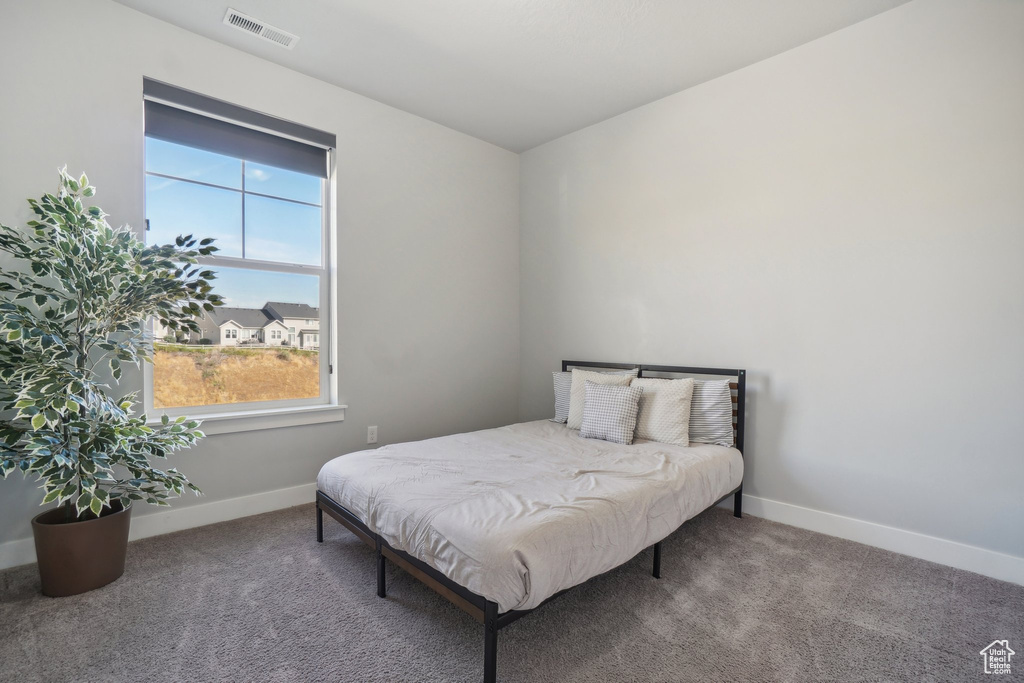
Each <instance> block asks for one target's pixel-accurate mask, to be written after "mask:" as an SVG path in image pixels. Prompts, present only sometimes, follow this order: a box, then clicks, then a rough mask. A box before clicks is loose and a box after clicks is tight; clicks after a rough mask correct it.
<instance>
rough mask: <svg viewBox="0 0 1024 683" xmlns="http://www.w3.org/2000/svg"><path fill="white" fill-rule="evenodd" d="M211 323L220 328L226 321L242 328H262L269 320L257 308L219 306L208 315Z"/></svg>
mask: <svg viewBox="0 0 1024 683" xmlns="http://www.w3.org/2000/svg"><path fill="white" fill-rule="evenodd" d="M210 317H211V318H213V322H214V323H215V324H216V325H217V326H218V327H220V326H221V325H223V324H224V323H226V322H228V321H234V322H236V323H238V324H239V325H241V326H242V327H263V326H264V325H266V324H267V323H268V322H270V320H268V318H267V314H266V313H264V312H263V311H261V310H260V309H258V308H227V307H225V306H219V307H217V308H215V309H214V310H213V312H212V313H210Z"/></svg>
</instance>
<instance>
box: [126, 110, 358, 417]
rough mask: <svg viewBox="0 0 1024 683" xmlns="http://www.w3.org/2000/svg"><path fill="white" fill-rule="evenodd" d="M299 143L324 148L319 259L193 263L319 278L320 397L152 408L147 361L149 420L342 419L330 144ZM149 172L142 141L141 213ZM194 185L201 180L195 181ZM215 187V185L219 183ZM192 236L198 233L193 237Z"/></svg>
mask: <svg viewBox="0 0 1024 683" xmlns="http://www.w3.org/2000/svg"><path fill="white" fill-rule="evenodd" d="M146 99H154V100H155V101H158V102H161V103H163V104H166V103H167V102H166V101H164V100H162V99H159V98H150V97H146ZM171 104H173V103H171ZM193 111H194V112H195V113H198V114H202V115H205V116H210V117H211V118H218V117H216V116H213V115H211V114H207V113H205V112H203V111H199V110H193ZM222 120H223V119H222ZM229 123H232V124H234V125H237V126H240V127H243V128H253V129H255V130H260V131H262V132H265V133H269V134H272V135H278V136H281V137H288V136H287V135H282V134H281V133H280V132H278V131H275V130H273V129H267V128H261V127H258V126H253V125H247V124H245V123H244V122H239V121H229ZM145 137H146V136H145V134H143V141H145ZM303 142H306V144H309V145H311V146H315V147H320V148H321V149H325V150H326V156H327V177H326V178H322V179H321V185H320V187H321V190H320V195H321V203H320V211H321V227H320V263H319V264H318V265H315V266H313V265H304V264H289V263H284V262H276V261H264V260H258V259H246V258H244V257H235V256H219V255H217V254H213V255H211V256H206V257H201V258H200V259H199V262H200V263H201V264H202V265H203V266H204V267H207V268H212V269H217V268H236V269H247V270H257V271H269V272H278V273H289V274H300V275H315V276H318V277H319V293H318V294H319V304H320V305H319V309H320V334H321V335H323V339H324V340H325V343H322V344H319V345H318V348H319V358H320V364H319V365H320V367H319V386H320V395H319V396H317V397H314V398H298V399H275V400H271V401H249V402H244V403H224V404H214V405H207V406H181V407H169V408H156V407H155V406H154V404H153V398H154V378H153V365H152V364H151V363H146V364H145V366H144V373H143V404H144V407H145V411H146V414H147V416H148V419H149V422H150V423H158V422H159V421H160V420H161V418H162V416H163V415H167V416H168V417H170V418H176V417H179V416H181V415H187V416H189V417H193V418H196V419H200V420H204V421H205V424H204V427H203V431H204V432H206V433H208V434H214V433H225V432H234V431H249V430H253V429H265V428H273V427H279V426H291V425H298V424H312V423H319V422H333V421H340V420H343V419H344V411H345V408H346V406H344V405H341V404H339V403H338V382H337V374H336V373H335V372H334V367H335V364H336V358H335V356H336V349H335V347H336V344H335V340H336V338H337V319H336V318H337V315H336V310H335V305H334V302H335V301H336V300H337V254H336V253H335V247H334V245H335V244H336V239H337V238H336V235H337V219H336V212H335V211H334V206H335V199H336V196H337V189H336V185H335V184H336V177H337V168H336V157H337V155H336V153H335V148H333V147H323V146H322V145H318V144H315V143H312V142H308V141H304V140H303ZM199 149H202V148H199ZM244 172H245V171H244V161H243V178H244ZM149 175H151V174H150V173H149V172H148V171H147V170H146V159H145V144H143V159H142V180H143V183H142V185H143V190H142V195H143V199H142V206H143V215H144V216H145V215H146V208H145V207H146V194H147V193H146V182H145V180H146V178H147V177H148V176H149ZM152 175H155V176H158V177H167V176H165V175H164V174H152ZM174 179H176V180H183V181H185V182H196V181H192V180H189V179H183V178H177V177H174ZM199 184H202V183H201V181H200V183H199ZM217 187H218V188H219V187H220V186H217ZM236 191H237V190H236ZM240 194H241V200H242V201H243V203H244V201H245V195H246V192H245V191H244V184H243V187H242V190H241V191H240ZM248 194H254V195H256V196H262V195H261V193H253V192H249V193H248ZM271 198H272V199H280V200H282V201H293V200H289V199H286V198H280V197H273V196H271ZM300 203H303V202H300ZM306 204H308V203H306ZM242 230H243V234H244V231H245V223H244V221H243V224H242ZM136 232H137V236H138V237H139V239H142V240H143V241H145V240H146V234H145V221H143V224H142V227H140V228H139V229H137V231H136ZM138 233H141V234H138ZM198 237H202V236H201V235H199V236H198ZM214 291H216V281H215V282H214ZM325 316H326V319H325ZM147 328H148V331H149V332H150V334H151V335H152V333H153V331H154V324H153V321H152V320H150V321H148V322H147ZM239 336H240V335H239ZM280 338H281V339H282V340H283V339H284V338H285V337H284V335H283V334H281V337H280Z"/></svg>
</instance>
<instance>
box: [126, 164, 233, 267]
mask: <svg viewBox="0 0 1024 683" xmlns="http://www.w3.org/2000/svg"><path fill="white" fill-rule="evenodd" d="M146 218H147V219H148V221H149V231H148V232H147V234H146V243H147V244H167V243H170V242H173V241H174V238H175V237H177V236H178V235H188V234H191V235H194V236H196V237H199V238H206V237H213V238H215V239H216V240H217V241H216V242H215V243H214V246H215V247H217V248H218V249H220V251H219V252H218V253H217V255H218V256H241V255H242V194H241V193H240V192H235V191H233V190H220V189H217V188H215V187H206V186H205V185H196V184H195V183H188V182H184V181H181V180H170V179H168V178H161V177H159V176H146Z"/></svg>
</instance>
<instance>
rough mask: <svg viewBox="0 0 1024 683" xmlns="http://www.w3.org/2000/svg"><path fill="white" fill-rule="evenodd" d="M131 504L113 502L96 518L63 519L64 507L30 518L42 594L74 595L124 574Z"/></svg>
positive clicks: (51, 595) (54, 595)
mask: <svg viewBox="0 0 1024 683" xmlns="http://www.w3.org/2000/svg"><path fill="white" fill-rule="evenodd" d="M131 515H132V509H131V507H130V506H129V507H127V508H124V507H122V506H121V504H120V503H117V502H115V503H114V504H113V505H112V507H111V508H109V509H106V510H104V511H103V515H102V516H101V517H98V518H96V519H87V520H85V521H82V522H66V521H65V510H64V508H54V509H53V510H47V511H46V512H43V513H41V514H39V515H36V517H35V518H34V519H33V520H32V534H33V535H34V536H35V539H36V557H37V558H38V560H39V576H40V578H41V579H42V581H43V595H49V596H50V597H54V598H57V597H62V596H65V595H77V594H79V593H85V592H86V591H91V590H93V589H94V588H99V587H100V586H106V585H107V584H108V583H110V582H111V581H115V580H116V579H117V578H118V577H120V576H121V575H122V574H124V559H125V555H126V554H127V551H128V528H129V526H130V524H131Z"/></svg>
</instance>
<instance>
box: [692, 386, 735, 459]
mask: <svg viewBox="0 0 1024 683" xmlns="http://www.w3.org/2000/svg"><path fill="white" fill-rule="evenodd" d="M690 443H713V444H718V445H719V446H732V445H733V434H732V390H731V389H730V388H729V380H727V379H725V380H714V381H701V380H696V381H694V383H693V399H692V400H691V401H690Z"/></svg>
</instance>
